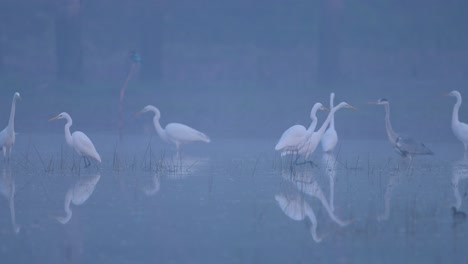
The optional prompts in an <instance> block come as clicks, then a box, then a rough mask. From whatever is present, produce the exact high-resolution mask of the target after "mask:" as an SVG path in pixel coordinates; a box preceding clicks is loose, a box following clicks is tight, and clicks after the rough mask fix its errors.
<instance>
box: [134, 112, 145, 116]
mask: <svg viewBox="0 0 468 264" xmlns="http://www.w3.org/2000/svg"><path fill="white" fill-rule="evenodd" d="M141 114H143V112H142V111H140V112H136V113H135V117H137V116H140V115H141Z"/></svg>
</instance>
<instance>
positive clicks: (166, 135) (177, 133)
mask: <svg viewBox="0 0 468 264" xmlns="http://www.w3.org/2000/svg"><path fill="white" fill-rule="evenodd" d="M146 112H153V113H154V117H153V124H154V128H155V129H156V132H157V133H158V135H159V137H160V138H161V139H162V140H164V141H166V142H169V143H173V144H175V146H176V150H177V157H179V158H180V151H181V147H182V145H184V144H187V143H191V142H196V141H201V142H206V143H210V141H211V140H210V138H209V137H208V136H207V135H205V134H203V133H202V132H200V131H198V130H195V129H193V128H191V127H189V126H187V125H184V124H179V123H170V124H167V125H166V128H164V129H163V128H162V126H161V124H160V123H159V119H160V118H161V112H160V111H159V109H158V108H156V107H154V106H152V105H147V106H145V107H144V108H143V109H142V110H141V111H140V112H138V113H137V115H140V114H143V113H146Z"/></svg>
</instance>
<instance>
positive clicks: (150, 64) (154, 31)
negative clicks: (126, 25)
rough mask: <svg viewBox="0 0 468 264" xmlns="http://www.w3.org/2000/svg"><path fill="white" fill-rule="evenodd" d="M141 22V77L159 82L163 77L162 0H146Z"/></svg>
mask: <svg viewBox="0 0 468 264" xmlns="http://www.w3.org/2000/svg"><path fill="white" fill-rule="evenodd" d="M141 23H142V25H141V26H140V28H141V40H140V41H141V42H140V46H141V56H142V62H141V77H142V78H143V80H145V81H154V82H160V81H162V79H163V46H164V5H163V0H152V1H147V5H146V9H145V11H144V13H143V15H142V19H141Z"/></svg>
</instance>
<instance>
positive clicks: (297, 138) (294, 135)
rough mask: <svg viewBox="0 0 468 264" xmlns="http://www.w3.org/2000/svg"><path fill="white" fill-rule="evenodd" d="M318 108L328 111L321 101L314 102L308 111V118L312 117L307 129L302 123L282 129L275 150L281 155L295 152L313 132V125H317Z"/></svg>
mask: <svg viewBox="0 0 468 264" xmlns="http://www.w3.org/2000/svg"><path fill="white" fill-rule="evenodd" d="M318 110H324V111H329V110H328V109H327V108H325V107H324V106H323V105H322V104H321V103H315V104H314V106H313V107H312V110H311V111H310V119H312V123H311V124H310V126H309V128H308V129H306V128H305V127H304V126H303V125H294V126H292V127H290V128H288V129H287V130H286V131H284V133H283V135H281V138H280V140H279V141H278V143H277V144H276V146H275V150H278V151H281V156H285V155H287V154H289V153H295V152H296V151H298V150H299V148H300V146H302V145H303V144H304V143H305V141H306V140H307V139H308V138H309V137H310V135H311V134H312V133H313V132H314V130H315V127H316V126H317V111H318Z"/></svg>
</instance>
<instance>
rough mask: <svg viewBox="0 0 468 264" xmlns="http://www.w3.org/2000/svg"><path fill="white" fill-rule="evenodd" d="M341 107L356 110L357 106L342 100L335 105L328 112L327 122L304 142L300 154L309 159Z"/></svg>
mask: <svg viewBox="0 0 468 264" xmlns="http://www.w3.org/2000/svg"><path fill="white" fill-rule="evenodd" d="M341 108H349V109H354V110H356V108H355V107H353V106H351V105H349V104H348V103H346V102H341V103H339V104H338V105H337V106H335V107H333V109H331V111H330V113H329V114H328V116H327V119H326V120H325V122H323V124H322V126H321V127H320V128H319V130H317V131H315V132H314V133H312V134H311V135H310V137H309V139H308V140H307V141H306V143H305V144H303V145H302V146H301V147H300V148H299V151H298V154H299V155H302V156H304V157H305V159H306V160H307V158H309V156H310V154H312V153H313V152H314V151H315V149H316V148H317V146H318V144H319V143H320V141H321V140H322V136H323V134H324V133H325V129H327V127H328V124H329V123H330V121H331V119H332V118H333V116H334V115H335V112H336V111H338V110H340V109H341Z"/></svg>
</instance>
